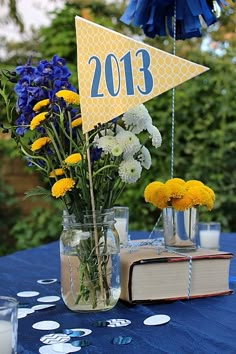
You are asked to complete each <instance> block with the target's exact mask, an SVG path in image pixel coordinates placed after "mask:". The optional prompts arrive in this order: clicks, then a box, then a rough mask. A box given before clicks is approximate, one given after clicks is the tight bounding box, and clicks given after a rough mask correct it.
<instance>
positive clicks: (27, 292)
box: [16, 291, 39, 297]
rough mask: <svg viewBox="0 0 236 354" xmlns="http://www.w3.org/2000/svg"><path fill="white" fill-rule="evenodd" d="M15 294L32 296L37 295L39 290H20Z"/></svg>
mask: <svg viewBox="0 0 236 354" xmlns="http://www.w3.org/2000/svg"><path fill="white" fill-rule="evenodd" d="M16 295H17V296H19V297H34V296H38V295H39V292H38V291H20V292H19V293H17V294H16Z"/></svg>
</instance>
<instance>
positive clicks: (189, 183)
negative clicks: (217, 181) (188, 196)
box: [185, 179, 204, 189]
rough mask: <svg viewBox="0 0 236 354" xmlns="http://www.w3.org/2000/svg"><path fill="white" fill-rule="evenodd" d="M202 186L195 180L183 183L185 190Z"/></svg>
mask: <svg viewBox="0 0 236 354" xmlns="http://www.w3.org/2000/svg"><path fill="white" fill-rule="evenodd" d="M202 186H204V184H203V183H202V182H201V181H198V180H196V179H190V180H189V181H187V182H186V183H185V188H186V189H189V188H191V187H202Z"/></svg>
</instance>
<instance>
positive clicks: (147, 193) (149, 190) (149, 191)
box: [144, 181, 163, 203]
mask: <svg viewBox="0 0 236 354" xmlns="http://www.w3.org/2000/svg"><path fill="white" fill-rule="evenodd" d="M162 185H163V183H162V182H158V181H156V182H151V183H149V184H148V185H147V186H146V188H145V189H144V199H145V202H147V203H152V197H153V195H154V194H155V193H156V191H157V189H158V188H159V187H160V186H162Z"/></svg>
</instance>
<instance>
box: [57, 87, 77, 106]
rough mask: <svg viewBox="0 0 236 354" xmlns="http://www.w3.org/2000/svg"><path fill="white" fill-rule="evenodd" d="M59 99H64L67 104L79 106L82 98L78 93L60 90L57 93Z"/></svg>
mask: <svg viewBox="0 0 236 354" xmlns="http://www.w3.org/2000/svg"><path fill="white" fill-rule="evenodd" d="M56 96H57V97H61V98H63V99H64V101H65V102H66V103H73V104H79V103H80V96H79V95H78V93H76V92H74V91H70V90H60V91H58V92H57V93H56Z"/></svg>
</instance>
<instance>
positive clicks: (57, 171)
mask: <svg viewBox="0 0 236 354" xmlns="http://www.w3.org/2000/svg"><path fill="white" fill-rule="evenodd" d="M62 175H64V170H63V169H62V168H56V169H55V170H53V171H51V172H50V174H49V177H56V176H62Z"/></svg>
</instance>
